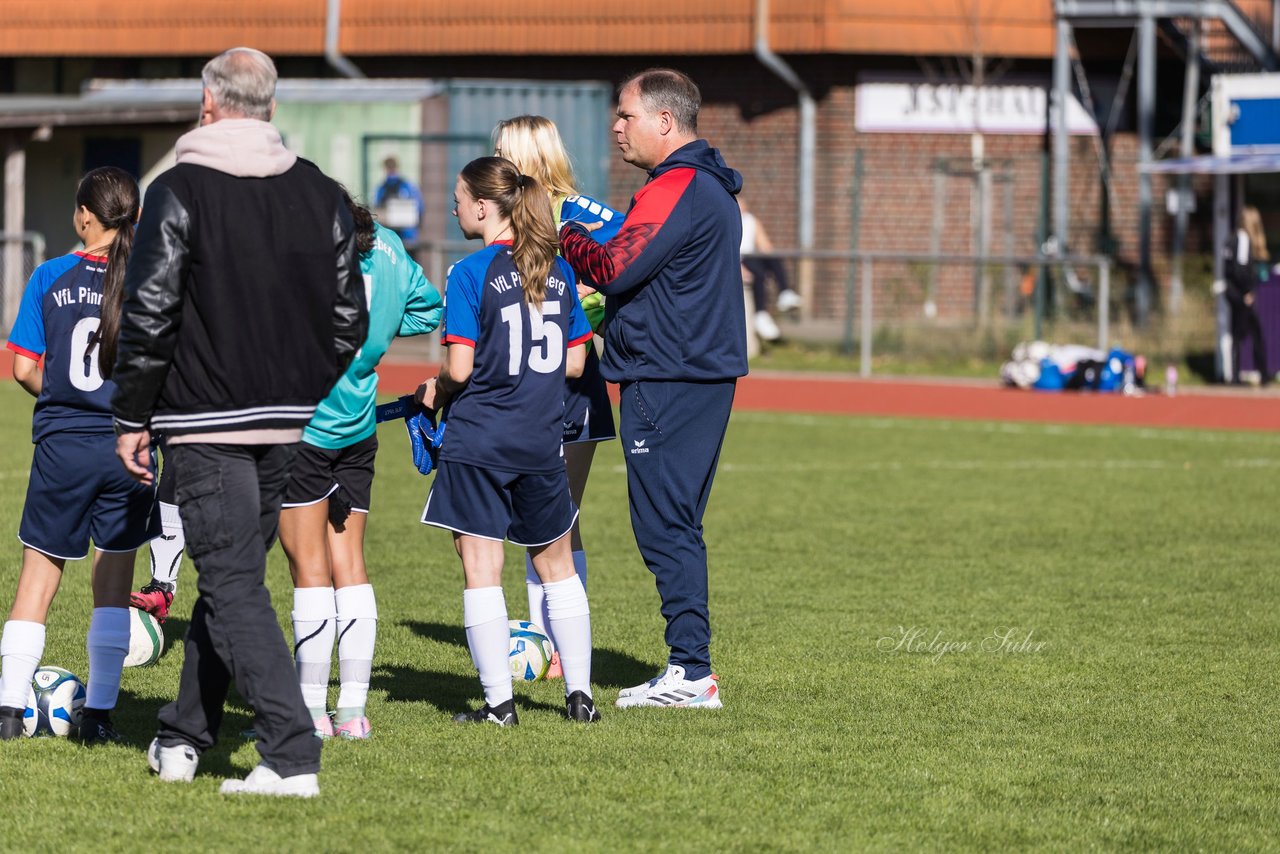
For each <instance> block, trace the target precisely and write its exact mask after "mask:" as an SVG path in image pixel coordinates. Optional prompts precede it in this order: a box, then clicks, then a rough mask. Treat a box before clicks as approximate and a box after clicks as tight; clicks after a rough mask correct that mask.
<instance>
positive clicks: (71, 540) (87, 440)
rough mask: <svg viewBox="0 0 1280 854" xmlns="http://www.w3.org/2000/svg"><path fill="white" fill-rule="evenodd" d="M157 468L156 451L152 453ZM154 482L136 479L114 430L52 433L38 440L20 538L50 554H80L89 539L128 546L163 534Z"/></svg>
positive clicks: (108, 546) (110, 546)
mask: <svg viewBox="0 0 1280 854" xmlns="http://www.w3.org/2000/svg"><path fill="white" fill-rule="evenodd" d="M151 465H152V469H153V470H154V468H155V455H154V453H153V454H152V458H151ZM160 532H161V527H160V506H159V505H158V504H157V503H156V488H155V485H154V484H153V485H151V486H145V485H143V484H141V483H138V482H137V481H136V480H134V479H133V478H132V477H130V476H129V473H128V472H126V471H125V470H124V465H122V464H121V462H120V460H119V458H117V457H116V437H115V436H113V435H112V434H110V433H53V434H50V435H49V436H46V437H45V438H44V439H41V440H40V441H39V442H38V443H36V447H35V453H34V454H33V456H32V458H31V479H30V480H29V481H28V482H27V501H26V504H24V505H23V507H22V523H21V525H20V526H19V527H18V539H19V540H21V541H22V544H23V545H24V546H27V547H29V548H33V549H35V550H36V551H38V552H43V553H44V554H46V555H48V556H49V557H55V558H63V559H65V560H79V559H80V558H83V557H85V556H87V555H88V554H89V541H90V540H91V539H92V540H93V544H94V545H95V546H96V547H97V548H98V549H99V550H101V551H104V552H130V551H133V550H134V549H137V548H141V547H142V546H144V545H146V544H147V543H148V542H149V541H151V540H153V539H155V538H156V537H158V536H160Z"/></svg>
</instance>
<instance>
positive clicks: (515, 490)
mask: <svg viewBox="0 0 1280 854" xmlns="http://www.w3.org/2000/svg"><path fill="white" fill-rule="evenodd" d="M577 518H578V508H577V507H575V506H574V505H573V499H572V498H571V497H570V496H569V476H568V475H567V474H565V471H564V469H560V471H558V472H556V473H555V474H519V473H518V472H509V471H493V470H491V469H484V468H480V467H479V466H469V465H467V464H466V463H455V462H450V461H449V460H442V461H441V462H440V465H439V467H438V468H437V469H436V479H435V482H434V483H432V484H431V492H430V494H429V495H427V506H426V507H425V508H424V509H423V511H422V521H423V522H424V523H426V524H428V525H435V526H436V527H437V528H447V529H448V530H450V531H454V532H456V533H459V534H467V535H469V536H472V537H481V538H482V539H486V540H510V541H511V542H512V543H515V544H516V545H517V546H524V547H526V548H535V547H537V546H545V545H547V544H548V543H554V542H555V541H556V540H558V539H560V538H561V537H563V536H564V535H565V534H567V533H568V532H569V530H570V529H571V528H572V527H573V523H574V520H575V519H577Z"/></svg>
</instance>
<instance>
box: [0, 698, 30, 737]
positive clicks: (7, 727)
mask: <svg viewBox="0 0 1280 854" xmlns="http://www.w3.org/2000/svg"><path fill="white" fill-rule="evenodd" d="M26 711H27V710H26V709H19V708H17V707H15V706H0V741H8V740H9V739H11V738H22V736H24V735H26V732H25V731H24V730H23V728H22V716H23V715H25V714H26Z"/></svg>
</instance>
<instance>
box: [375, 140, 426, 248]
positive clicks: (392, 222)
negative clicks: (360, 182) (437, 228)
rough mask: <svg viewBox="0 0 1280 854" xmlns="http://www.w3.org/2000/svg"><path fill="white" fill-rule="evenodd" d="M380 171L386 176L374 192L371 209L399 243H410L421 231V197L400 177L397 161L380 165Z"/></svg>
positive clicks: (391, 159) (416, 189)
mask: <svg viewBox="0 0 1280 854" xmlns="http://www.w3.org/2000/svg"><path fill="white" fill-rule="evenodd" d="M382 168H383V169H385V170H386V173H387V174H386V177H384V178H383V179H382V183H381V184H379V185H378V188H377V189H376V190H374V191H373V206H374V207H375V208H377V209H378V212H379V218H380V219H381V220H382V224H383V225H384V226H386V227H387V228H390V229H391V230H392V231H394V232H395V233H396V235H397V236H398V237H399V238H400V240H401V241H403V242H405V243H413V242H414V241H415V240H417V239H418V229H419V228H421V227H422V215H423V212H424V205H423V203H422V193H420V192H419V191H418V188H417V187H416V186H414V183H413V182H412V181H410V180H409V179H408V178H406V177H404V176H403V175H401V174H400V161H398V160H397V159H396V158H394V157H388V158H387V159H386V160H384V161H382Z"/></svg>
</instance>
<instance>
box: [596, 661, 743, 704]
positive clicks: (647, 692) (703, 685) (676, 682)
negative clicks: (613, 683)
mask: <svg viewBox="0 0 1280 854" xmlns="http://www.w3.org/2000/svg"><path fill="white" fill-rule="evenodd" d="M684 672H685V671H684V668H683V667H681V666H680V665H678V664H668V665H667V669H666V670H665V671H664V672H663V673H662V674H661V675H660V676H657V677H655V678H653V679H650V680H649V681H648V682H646V683H645V684H643V685H637V686H635V687H634V688H624V689H623V690H621V691H619V692H618V700H617V702H616V703H614V705H615V706H617V707H618V708H620V709H629V708H633V707H636V706H655V707H658V708H677V709H719V708H721V707H722V706H723V703H721V701H720V685H719V682H718V680H717V678H716V676H715V674H712V675H710V676H707V677H705V678H703V679H685V678H684Z"/></svg>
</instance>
